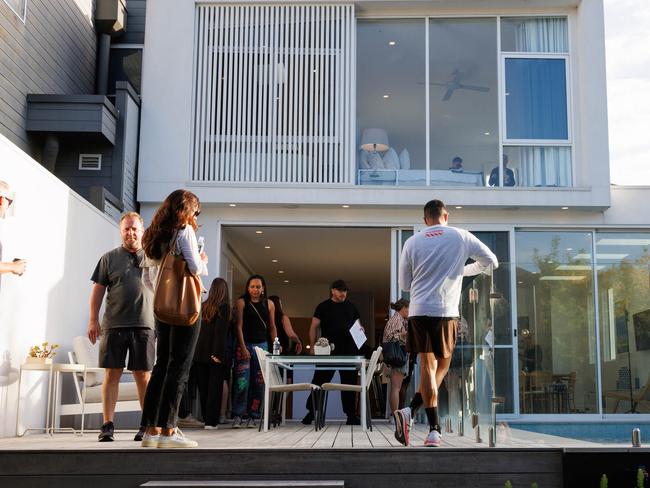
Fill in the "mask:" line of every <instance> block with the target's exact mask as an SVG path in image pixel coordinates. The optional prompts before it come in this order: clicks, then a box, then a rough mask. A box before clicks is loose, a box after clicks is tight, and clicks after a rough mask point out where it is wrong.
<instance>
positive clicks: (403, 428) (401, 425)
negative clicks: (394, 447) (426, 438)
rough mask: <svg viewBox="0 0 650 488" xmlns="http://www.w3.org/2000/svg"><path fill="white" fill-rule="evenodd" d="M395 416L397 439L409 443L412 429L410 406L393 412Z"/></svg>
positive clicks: (401, 442) (402, 442) (406, 444)
mask: <svg viewBox="0 0 650 488" xmlns="http://www.w3.org/2000/svg"><path fill="white" fill-rule="evenodd" d="M393 417H394V418H395V439H397V441H398V442H399V443H400V444H404V445H405V446H408V445H409V431H410V429H411V409H410V408H409V407H406V408H403V409H401V410H395V411H394V412H393Z"/></svg>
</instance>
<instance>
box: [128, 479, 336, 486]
mask: <svg viewBox="0 0 650 488" xmlns="http://www.w3.org/2000/svg"><path fill="white" fill-rule="evenodd" d="M140 486H146V487H165V488H186V487H204V486H208V487H218V488H269V487H271V488H272V487H277V488H280V487H286V488H344V487H345V482H344V481H343V480H317V481H309V480H291V481H289V480H254V481H249V480H200V481H197V480H193V481H169V480H165V481H147V482H146V483H144V484H142V485H140Z"/></svg>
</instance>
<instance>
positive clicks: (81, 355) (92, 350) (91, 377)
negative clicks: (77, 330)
mask: <svg viewBox="0 0 650 488" xmlns="http://www.w3.org/2000/svg"><path fill="white" fill-rule="evenodd" d="M72 350H73V351H74V354H75V356H76V357H77V363H79V364H85V365H86V367H88V368H96V367H97V365H98V364H99V342H96V343H95V344H94V345H93V344H91V342H90V339H88V337H85V336H77V337H74V338H73V339H72ZM102 381H104V373H103V372H101V373H94V372H93V373H87V374H86V382H87V383H88V384H87V386H95V385H101V384H102Z"/></svg>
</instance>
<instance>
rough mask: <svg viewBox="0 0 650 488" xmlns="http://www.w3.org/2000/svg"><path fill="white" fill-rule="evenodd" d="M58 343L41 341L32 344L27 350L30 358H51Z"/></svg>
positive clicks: (54, 354)
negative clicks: (40, 342)
mask: <svg viewBox="0 0 650 488" xmlns="http://www.w3.org/2000/svg"><path fill="white" fill-rule="evenodd" d="M58 347H59V345H58V344H50V343H49V342H47V341H46V342H43V343H42V344H40V345H38V344H37V345H35V346H32V347H31V349H30V350H29V357H30V358H41V359H51V358H53V357H54V356H56V352H55V349H58Z"/></svg>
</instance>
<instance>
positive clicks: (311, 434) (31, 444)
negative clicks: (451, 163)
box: [0, 420, 620, 451]
mask: <svg viewBox="0 0 650 488" xmlns="http://www.w3.org/2000/svg"><path fill="white" fill-rule="evenodd" d="M427 432H428V426H426V425H423V424H416V425H414V426H413V429H412V430H411V435H410V445H409V447H408V448H409V449H413V448H420V447H422V448H423V447H424V437H425V436H426V434H427ZM184 433H185V435H186V436H187V437H189V438H191V439H193V440H195V441H197V442H198V443H199V448H200V449H377V448H382V449H385V448H396V449H397V448H398V449H405V447H404V446H402V445H401V444H400V443H399V442H397V440H396V439H395V436H394V428H393V425H392V424H391V423H389V422H388V421H384V420H375V421H373V430H372V431H367V432H364V431H363V430H362V429H361V427H360V426H349V425H345V424H344V423H338V422H331V423H327V424H326V425H325V428H323V429H322V430H319V431H315V430H314V427H313V426H307V425H302V424H301V423H300V422H287V423H286V424H285V425H282V426H279V427H275V428H272V429H271V430H269V431H268V432H258V430H257V428H255V429H232V428H231V427H230V426H229V425H227V424H226V425H220V426H219V429H217V430H202V429H185V430H184ZM134 434H135V431H123V432H117V433H116V435H115V437H116V440H115V442H104V443H100V442H97V432H96V431H86V432H85V433H84V435H83V436H79V435H74V434H71V433H57V434H54V435H52V436H50V435H45V434H28V435H26V436H24V437H15V438H6V439H0V451H1V450H70V449H71V450H83V449H93V450H97V449H101V450H103V449H107V450H110V449H120V450H124V449H144V448H141V447H140V445H139V443H137V442H134V441H133V435H134ZM481 437H482V442H476V439H475V434H474V432H473V431H470V432H469V433H467V432H466V435H464V436H459V435H457V433H443V436H442V446H441V447H440V448H441V449H463V450H466V449H485V448H487V447H488V445H487V432H483V433H482V436H481ZM581 447H583V448H598V447H606V446H603V445H602V444H595V443H591V442H585V441H579V440H576V439H568V438H565V437H556V436H551V435H546V434H539V433H535V432H528V431H523V430H518V429H512V428H509V427H507V426H505V425H502V426H500V427H499V428H498V429H497V445H496V448H497V449H499V448H506V449H517V448H520V449H531V448H581ZM610 447H613V446H610ZM618 447H620V445H619V446H618Z"/></svg>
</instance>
